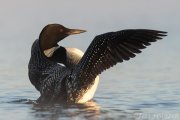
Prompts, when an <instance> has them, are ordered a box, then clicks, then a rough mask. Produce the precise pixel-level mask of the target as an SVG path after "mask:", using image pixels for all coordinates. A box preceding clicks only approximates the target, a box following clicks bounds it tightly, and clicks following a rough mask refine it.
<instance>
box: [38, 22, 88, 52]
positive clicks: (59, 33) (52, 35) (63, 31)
mask: <svg viewBox="0 0 180 120" xmlns="http://www.w3.org/2000/svg"><path fill="white" fill-rule="evenodd" d="M83 32H86V31H85V30H80V29H69V28H66V27H64V26H63V25H60V24H49V25H47V26H45V27H44V28H43V30H42V31H41V33H40V36H39V39H40V47H41V49H42V50H43V51H44V50H46V49H50V48H52V47H54V46H56V45H57V43H58V42H59V41H60V40H62V39H64V38H65V37H67V36H69V35H72V34H80V33H83Z"/></svg>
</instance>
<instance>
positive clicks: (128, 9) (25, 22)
mask: <svg viewBox="0 0 180 120" xmlns="http://www.w3.org/2000/svg"><path fill="white" fill-rule="evenodd" d="M179 5H180V1H179V0H149V1H147V0H89V1H87V0H74V1H73V0H51V1H50V0H28V1H27V0H13V1H12V0H0V42H1V44H0V54H1V59H0V61H1V64H0V67H1V68H0V71H3V72H4V71H6V72H13V73H14V74H17V73H18V74H19V73H20V72H22V74H24V75H25V73H24V72H23V71H26V72H27V64H28V60H29V57H30V49H31V45H32V43H33V41H34V40H35V39H37V38H38V36H39V33H40V31H41V30H42V28H43V27H44V26H45V25H47V24H50V23H59V24H62V25H64V26H66V27H69V28H81V29H86V30H87V31H88V32H87V33H84V34H81V35H76V36H70V37H68V38H67V39H66V40H64V41H62V43H61V44H62V45H65V46H70V47H71V46H73V47H77V48H80V49H82V50H83V51H85V50H86V48H87V47H88V45H89V44H90V42H91V41H92V40H93V38H94V37H95V36H96V35H98V34H102V33H105V32H110V31H118V30H122V29H140V28H142V29H156V30H163V31H167V32H168V37H166V38H165V39H164V42H162V41H161V42H158V43H156V44H155V45H153V46H152V47H151V48H150V49H148V50H147V52H146V54H147V53H148V52H149V51H152V52H150V53H153V54H154V56H150V54H149V56H150V57H149V56H148V54H147V55H144V54H143V55H144V56H143V55H142V57H143V58H146V60H147V58H153V57H156V56H159V57H161V58H162V59H163V60H165V61H167V60H169V61H170V62H169V61H167V62H165V63H162V65H165V64H168V63H170V64H172V62H174V63H177V64H176V65H175V64H173V65H171V66H173V67H175V66H177V65H178V66H180V65H179V62H178V59H179V58H180V55H179V53H178V51H179V50H180V47H179V46H180V45H179V44H180V42H179V39H180V36H179V35H180V24H179V21H180V13H179V11H180V7H179ZM157 50H158V51H157ZM138 59H142V58H141V57H140V58H137V60H138ZM157 61H158V60H157ZM136 62H137V63H138V61H136ZM139 62H142V61H141V60H139ZM149 62H151V61H149ZM154 62H155V59H154ZM159 62H161V60H160V58H159ZM17 66H19V67H18V69H16V70H17V72H15V71H14V68H17ZM18 70H19V71H18ZM175 71H176V72H177V71H178V72H179V70H177V69H176V70H175ZM1 74H2V73H1ZM5 74H6V73H5Z"/></svg>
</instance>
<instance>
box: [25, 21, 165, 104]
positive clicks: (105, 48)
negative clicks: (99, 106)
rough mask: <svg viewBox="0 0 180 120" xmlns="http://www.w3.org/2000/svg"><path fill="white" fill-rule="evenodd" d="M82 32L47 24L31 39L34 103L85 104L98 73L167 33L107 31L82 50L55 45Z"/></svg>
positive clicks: (131, 56) (134, 53) (135, 30)
mask: <svg viewBox="0 0 180 120" xmlns="http://www.w3.org/2000/svg"><path fill="white" fill-rule="evenodd" d="M84 32H86V31H85V30H81V29H69V28H66V27H64V26H63V25H60V24H48V25H47V26H45V27H44V28H43V29H42V31H41V33H40V35H39V39H37V40H35V41H34V43H33V45H32V48H31V57H30V61H29V64H28V75H29V79H30V81H31V83H32V84H33V85H34V86H35V88H36V89H37V90H38V91H39V92H40V97H39V98H38V99H37V103H60V102H64V103H85V102H87V101H89V100H91V99H92V98H93V96H94V94H95V92H96V89H97V86H98V83H99V74H101V73H102V72H103V71H105V70H106V69H109V68H110V67H113V66H114V65H116V64H117V63H121V62H123V61H127V60H129V59H130V58H134V57H135V56H136V54H138V53H141V49H144V48H146V46H149V45H151V42H155V41H157V40H160V39H162V37H164V36H166V33H167V32H164V31H158V30H149V29H127V30H121V31H116V32H108V33H105V34H101V35H97V36H96V37H95V38H94V39H93V41H92V43H91V44H90V45H89V47H88V48H87V50H86V52H85V53H83V52H82V51H81V50H79V49H77V48H68V47H63V46H59V45H58V42H59V41H61V40H63V39H64V38H66V37H67V36H69V35H73V34H80V33H84Z"/></svg>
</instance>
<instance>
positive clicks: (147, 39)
mask: <svg viewBox="0 0 180 120" xmlns="http://www.w3.org/2000/svg"><path fill="white" fill-rule="evenodd" d="M164 36H166V32H163V31H157V30H147V29H129V30H122V31H117V32H109V33H105V34H102V35H98V36H96V37H95V38H94V40H93V41H92V43H91V44H90V46H89V47H88V49H87V50H86V52H85V54H84V56H83V57H82V59H81V60H80V62H79V63H78V65H77V66H76V72H74V73H75V74H76V76H77V78H76V79H78V80H79V81H83V82H88V83H89V82H92V81H93V80H94V79H95V77H96V76H97V75H98V74H100V73H102V72H103V71H104V70H106V69H108V68H110V67H112V66H114V65H116V64H117V63H121V62H123V61H124V60H129V59H130V58H134V57H135V56H136V55H135V54H137V53H141V49H144V48H146V46H149V45H151V42H155V41H157V40H160V39H162V37H164ZM77 71H78V72H77Z"/></svg>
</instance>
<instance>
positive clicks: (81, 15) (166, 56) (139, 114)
mask: <svg viewBox="0 0 180 120" xmlns="http://www.w3.org/2000/svg"><path fill="white" fill-rule="evenodd" d="M42 2H43V5H42ZM95 3H96V4H95ZM102 3H103V5H101V4H102ZM162 3H163V5H162ZM178 3H179V1H178V0H167V1H163V0H151V2H150V1H143V0H136V1H129V0H126V1H119V0H118V1H117V0H111V1H108V0H107V1H104V0H99V1H96V0H91V1H83V0H77V1H76V2H71V1H67V0H62V1H59V0H54V2H53V3H52V2H50V1H46V3H45V2H44V1H42V0H39V1H35V0H31V1H24V0H16V1H10V0H2V1H1V4H0V14H1V19H0V26H1V27H0V33H1V34H0V43H1V44H0V55H1V57H0V120H10V119H13V120H44V119H47V120H66V119H67V120H70V119H75V120H76V119H77V120H79V119H90V120H91V119H92V120H96V119H107V120H111V119H117V120H179V119H180V87H179V86H180V75H179V73H180V61H179V59H180V54H179V51H180V47H179V46H180V42H179V39H180V37H179V31H180V25H179V21H180V14H179V11H180V8H179V4H178ZM100 5H101V6H100ZM92 6H93V7H92ZM92 8H93V9H92ZM54 22H56V23H62V24H64V25H65V26H67V27H72V28H82V29H86V30H88V31H89V32H87V33H85V34H82V35H77V36H71V37H68V38H67V39H66V40H64V41H62V42H61V43H60V44H62V45H65V46H72V45H73V46H75V47H77V48H80V49H82V50H83V51H85V49H86V48H87V47H88V45H89V44H90V42H91V40H92V39H93V37H94V36H95V35H97V34H100V33H104V32H108V31H116V30H120V29H126V28H151V29H159V30H165V31H168V37H166V38H165V39H163V40H162V41H158V42H156V43H154V44H153V45H152V46H150V47H148V48H147V49H146V50H143V53H141V54H139V55H137V57H136V58H134V59H132V60H130V61H128V62H124V63H121V64H118V65H117V66H115V67H114V68H111V69H109V70H107V71H106V72H103V74H102V75H101V76H100V84H99V86H98V90H97V92H96V94H95V97H94V99H93V101H90V102H88V103H86V104H84V105H54V106H38V105H36V104H35V100H36V99H37V98H38V97H39V93H38V92H37V91H36V90H35V88H34V87H33V86H32V85H31V83H30V82H29V79H28V76H27V73H28V71H27V64H28V60H29V57H30V48H31V44H32V42H33V40H35V39H36V38H37V37H38V35H39V32H40V30H41V29H42V27H44V25H46V24H48V23H54Z"/></svg>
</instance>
